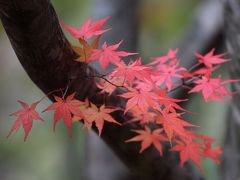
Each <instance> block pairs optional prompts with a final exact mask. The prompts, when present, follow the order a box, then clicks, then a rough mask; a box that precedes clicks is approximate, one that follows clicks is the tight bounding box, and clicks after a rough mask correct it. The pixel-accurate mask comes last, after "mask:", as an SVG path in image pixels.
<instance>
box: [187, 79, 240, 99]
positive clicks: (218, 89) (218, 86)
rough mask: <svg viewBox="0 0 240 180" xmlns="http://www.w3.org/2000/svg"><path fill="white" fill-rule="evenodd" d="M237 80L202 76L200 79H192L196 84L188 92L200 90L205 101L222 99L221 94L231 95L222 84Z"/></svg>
mask: <svg viewBox="0 0 240 180" xmlns="http://www.w3.org/2000/svg"><path fill="white" fill-rule="evenodd" d="M237 81H239V80H232V79H229V80H225V81H221V78H208V77H206V76H202V78H201V79H198V80H196V81H194V83H195V84H196V86H195V87H194V88H193V89H191V90H190V91H189V92H188V93H193V92H201V93H202V95H203V98H204V100H205V102H208V101H209V100H214V101H223V100H224V99H223V96H231V92H229V91H228V90H227V88H226V87H224V86H223V85H224V84H226V83H230V82H237Z"/></svg>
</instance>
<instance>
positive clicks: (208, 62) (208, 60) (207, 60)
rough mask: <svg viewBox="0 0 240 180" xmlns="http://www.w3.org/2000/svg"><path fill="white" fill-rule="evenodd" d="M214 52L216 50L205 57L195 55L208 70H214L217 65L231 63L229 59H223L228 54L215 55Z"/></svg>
mask: <svg viewBox="0 0 240 180" xmlns="http://www.w3.org/2000/svg"><path fill="white" fill-rule="evenodd" d="M214 51H215V49H212V50H211V51H210V52H208V53H207V54H205V55H204V56H203V55H201V54H195V56H196V57H197V58H199V60H198V61H199V63H203V64H204V65H205V66H207V67H208V68H212V67H213V65H215V64H222V63H225V62H227V61H229V59H224V58H222V57H223V56H224V55H225V54H226V53H223V54H218V55H214Z"/></svg>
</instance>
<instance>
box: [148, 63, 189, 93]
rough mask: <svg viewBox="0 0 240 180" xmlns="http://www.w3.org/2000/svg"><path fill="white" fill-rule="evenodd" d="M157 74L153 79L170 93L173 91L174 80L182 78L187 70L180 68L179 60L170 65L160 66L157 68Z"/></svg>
mask: <svg viewBox="0 0 240 180" xmlns="http://www.w3.org/2000/svg"><path fill="white" fill-rule="evenodd" d="M156 69H157V73H155V74H154V75H153V76H152V77H153V80H154V81H155V82H156V84H157V85H158V86H162V85H163V84H164V83H165V86H166V88H167V90H168V91H171V89H172V87H173V80H174V78H182V77H183V74H184V72H185V71H186V69H185V68H183V67H180V66H179V61H178V60H177V59H174V60H172V61H171V62H170V63H169V64H160V65H158V66H157V67H156Z"/></svg>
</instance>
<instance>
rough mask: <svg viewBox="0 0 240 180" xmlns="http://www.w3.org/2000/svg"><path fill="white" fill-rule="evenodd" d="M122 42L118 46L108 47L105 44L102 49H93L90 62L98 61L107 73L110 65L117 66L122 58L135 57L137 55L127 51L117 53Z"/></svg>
mask: <svg viewBox="0 0 240 180" xmlns="http://www.w3.org/2000/svg"><path fill="white" fill-rule="evenodd" d="M121 43H122V41H120V42H119V43H118V44H114V45H111V46H108V45H107V43H106V42H104V43H103V45H102V49H93V50H92V55H91V57H90V58H89V60H90V61H95V60H98V61H99V64H100V65H101V68H102V70H103V72H105V71H106V69H107V66H108V64H109V63H112V64H116V63H118V62H120V60H121V59H120V57H126V56H130V55H135V54H137V53H127V52H125V51H116V49H118V47H119V46H120V44H121Z"/></svg>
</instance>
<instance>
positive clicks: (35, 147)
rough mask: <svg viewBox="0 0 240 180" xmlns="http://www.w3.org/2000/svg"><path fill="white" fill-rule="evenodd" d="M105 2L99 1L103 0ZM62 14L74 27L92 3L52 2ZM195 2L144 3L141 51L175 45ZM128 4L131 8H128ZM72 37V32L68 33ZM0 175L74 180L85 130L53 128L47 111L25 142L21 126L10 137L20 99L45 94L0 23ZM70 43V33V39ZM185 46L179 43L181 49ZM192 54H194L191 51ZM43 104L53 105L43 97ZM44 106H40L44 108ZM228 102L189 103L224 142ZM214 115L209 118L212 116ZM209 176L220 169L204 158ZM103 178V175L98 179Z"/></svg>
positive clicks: (205, 129) (150, 53)
mask: <svg viewBox="0 0 240 180" xmlns="http://www.w3.org/2000/svg"><path fill="white" fill-rule="evenodd" d="M99 1H101V0H99ZM52 3H53V4H54V7H55V10H56V12H57V14H58V15H59V18H60V19H61V20H63V21H64V22H65V23H67V24H70V25H72V26H80V25H81V23H82V22H83V21H84V20H85V19H86V18H88V17H91V16H92V14H93V13H94V12H93V9H94V8H93V6H94V3H91V1H86V0H85V1H84V0H68V1H66V0H52ZM198 3H199V1H197V0H181V1H179V0H163V1H159V0H150V1H141V6H140V8H139V12H138V16H139V21H140V27H139V28H140V29H139V32H140V33H139V35H138V36H139V45H138V47H139V51H140V52H141V55H142V56H143V57H144V58H145V59H149V58H150V57H154V56H159V55H162V54H164V53H166V52H167V51H168V49H169V48H171V47H174V46H175V45H176V44H177V42H178V41H179V38H180V37H181V35H182V34H183V32H184V30H185V28H186V25H187V24H188V23H189V22H190V21H191V19H192V13H193V11H194V9H195V8H196V6H197V5H198ZM126 8H127V7H126ZM113 28H114V27H113ZM67 36H68V37H69V35H67ZM0 39H1V40H0V84H1V88H0V120H1V121H0V122H1V125H0V179H1V180H15V179H17V180H38V179H39V180H40V179H41V180H42V179H44V180H65V179H68V180H76V179H81V178H82V174H83V173H84V172H83V167H84V165H85V163H86V162H84V146H85V138H84V137H85V134H86V132H85V131H83V130H82V129H81V126H80V125H78V124H75V125H74V128H73V137H72V139H69V138H68V134H67V129H66V128H65V127H64V125H63V123H59V125H58V126H57V130H56V132H55V133H53V132H52V127H53V125H52V114H51V113H45V114H43V119H44V120H45V122H44V123H35V124H34V127H33V130H32V131H31V133H30V136H29V137H28V140H27V141H26V142H25V143H24V142H23V130H22V129H21V130H19V131H18V132H17V133H16V134H15V135H14V136H13V137H11V138H10V139H6V135H7V134H8V132H9V129H10V127H11V126H12V123H13V122H14V118H12V117H10V116H8V115H9V113H11V112H14V111H16V110H17V109H18V108H19V107H20V106H19V104H17V100H24V101H26V102H29V103H30V102H33V101H36V100H37V99H39V98H41V97H42V96H43V93H42V92H41V91H40V90H39V89H38V88H37V87H36V86H35V85H34V84H33V83H32V82H31V80H30V79H29V77H28V76H27V74H26V73H25V72H24V70H23V68H22V67H21V65H20V63H19V61H18V60H17V58H16V56H15V53H14V51H13V49H12V48H11V45H10V43H9V40H8V38H7V36H6V34H5V32H4V31H3V28H2V26H1V27H0ZM69 39H70V41H72V40H73V39H71V37H69ZM179 48H181V47H179ZM193 53H194V52H193ZM44 103H45V107H46V106H47V105H48V104H49V101H48V100H45V102H44ZM43 109H44V107H39V110H43ZM225 109H226V105H225V104H223V103H208V105H207V106H206V105H205V103H204V102H203V101H202V100H200V98H199V96H197V97H195V100H194V101H193V102H192V103H191V104H189V110H191V111H193V112H197V114H196V115H191V116H190V117H189V119H190V120H191V121H194V122H195V123H197V124H199V125H201V130H200V133H205V134H206V135H210V136H214V137H216V138H217V139H218V140H220V141H221V140H222V139H221V138H222V137H223V134H224V130H223V129H224V125H225V123H224V119H225ZM210 115H211V116H210ZM204 164H205V170H206V175H207V177H208V179H211V180H214V179H216V180H217V179H218V178H219V177H218V170H217V167H216V166H215V165H214V164H213V163H212V162H209V161H204ZM102 173H104V172H102ZM100 180H101V179H100Z"/></svg>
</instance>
